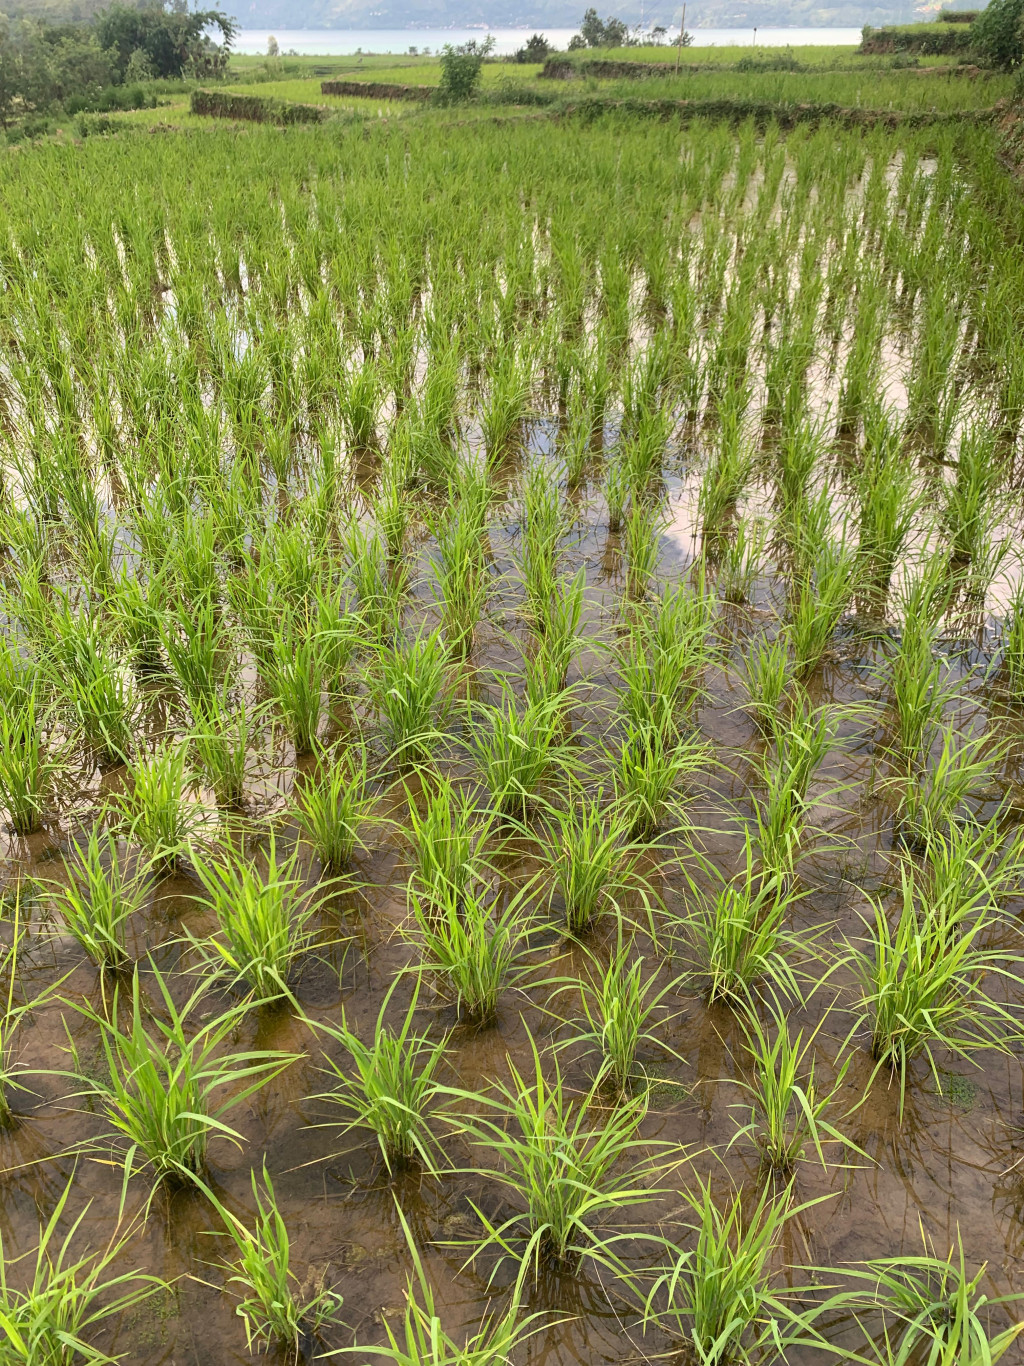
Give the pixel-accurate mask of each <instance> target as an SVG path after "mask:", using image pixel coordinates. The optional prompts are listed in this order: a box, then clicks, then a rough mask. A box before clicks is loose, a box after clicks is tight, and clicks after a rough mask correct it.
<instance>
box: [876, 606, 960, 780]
mask: <svg viewBox="0 0 1024 1366" xmlns="http://www.w3.org/2000/svg"><path fill="white" fill-rule="evenodd" d="M946 675H947V668H945V667H944V665H943V662H942V661H940V660H939V659H937V658H936V657H935V631H934V627H931V626H930V625H929V623H928V622H927V621H926V620H925V621H922V620H921V618H920V617H917V616H908V617H907V618H906V620H905V622H904V626H903V631H902V633H901V635H900V638H899V641H898V643H897V647H896V652H895V654H894V656H893V660H892V666H891V673H890V686H891V689H892V704H893V712H894V716H895V725H894V727H893V729H894V736H893V739H894V748H895V750H896V753H897V755H898V756H899V758H900V759H901V760H902V762H903V763H904V764H906V765H907V766H908V767H914V766H915V765H917V764H918V763H920V761H921V759H922V757H923V753H924V743H925V739H926V737H927V736H928V734H929V732H930V731H931V730H932V728H933V727H934V726H936V725H938V723H939V722H940V720H941V718H942V713H943V711H944V709H945V707H946V705H947V703H948V702H949V701H950V699H951V696H952V689H951V688H950V686H949V684H948V682H947V681H946Z"/></svg>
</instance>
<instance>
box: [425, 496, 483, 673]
mask: <svg viewBox="0 0 1024 1366" xmlns="http://www.w3.org/2000/svg"><path fill="white" fill-rule="evenodd" d="M465 492H466V489H465V485H462V486H454V485H453V486H451V488H450V495H451V497H452V500H453V506H452V509H451V511H450V512H449V515H448V516H447V517H446V518H445V520H443V521H440V522H438V523H437V524H436V525H435V530H434V534H435V536H436V538H437V560H436V562H435V566H434V573H435V575H436V578H437V586H438V592H439V594H440V599H441V602H440V606H441V624H442V629H443V631H444V635H445V639H446V641H447V642H448V646H449V649H450V650H451V651H452V652H453V653H454V654H456V655H460V656H466V655H469V654H470V653H471V652H472V649H473V643H474V640H475V637H476V632H477V627H478V624H479V621H480V617H481V614H482V613H483V610H484V605H485V603H486V601H487V587H488V583H487V566H486V560H485V557H484V542H483V519H482V518H480V519H478V518H477V517H475V516H474V515H473V508H472V504H471V503H470V505H469V507H465V506H462V505H461V504H459V503H458V502H457V501H456V500H457V499H458V497H459V496H460V495H461V496H464V495H465ZM483 511H484V515H486V504H484V508H483Z"/></svg>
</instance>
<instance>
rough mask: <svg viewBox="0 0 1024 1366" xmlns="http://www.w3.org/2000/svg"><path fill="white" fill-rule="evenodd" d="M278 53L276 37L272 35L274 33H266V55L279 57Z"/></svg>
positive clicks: (279, 53)
mask: <svg viewBox="0 0 1024 1366" xmlns="http://www.w3.org/2000/svg"><path fill="white" fill-rule="evenodd" d="M280 55H281V48H280V47H279V45H278V41H277V39H276V38H275V37H274V35H273V34H272V33H270V34H268V35H267V56H268V57H280Z"/></svg>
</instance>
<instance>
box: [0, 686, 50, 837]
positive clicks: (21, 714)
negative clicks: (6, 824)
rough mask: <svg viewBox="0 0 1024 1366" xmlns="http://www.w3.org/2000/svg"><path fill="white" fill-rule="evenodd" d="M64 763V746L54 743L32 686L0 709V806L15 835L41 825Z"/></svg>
mask: <svg viewBox="0 0 1024 1366" xmlns="http://www.w3.org/2000/svg"><path fill="white" fill-rule="evenodd" d="M66 764H67V749H66V747H65V746H61V745H59V744H58V743H57V742H56V739H55V737H54V734H53V726H52V719H51V718H49V717H48V716H47V715H46V714H45V713H44V712H43V711H42V710H41V708H40V707H39V703H38V701H37V697H36V692H35V690H34V689H33V690H32V691H31V692H29V693H28V695H27V696H25V697H24V698H23V699H22V700H21V701H20V702H16V703H14V705H11V706H4V707H3V709H2V710H0V806H2V807H3V809H4V810H5V811H6V813H7V818H8V820H9V821H10V823H11V829H12V830H13V831H14V832H15V834H17V835H34V834H35V833H36V832H37V831H38V830H40V829H41V828H42V825H43V821H44V819H45V817H46V816H47V815H48V814H49V810H50V806H51V803H52V801H53V799H54V797H55V796H56V786H57V782H58V779H59V778H60V776H61V774H62V773H63V772H64V770H65V767H66Z"/></svg>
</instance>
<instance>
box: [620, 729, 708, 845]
mask: <svg viewBox="0 0 1024 1366" xmlns="http://www.w3.org/2000/svg"><path fill="white" fill-rule="evenodd" d="M710 764H711V746H710V745H709V744H708V743H707V741H706V740H704V739H703V738H702V737H701V735H700V734H699V733H698V732H693V733H691V734H689V735H681V736H679V737H678V738H677V739H675V740H674V741H667V740H666V739H665V733H664V730H662V729H659V728H648V729H644V730H635V729H633V728H632V727H627V730H626V735H625V738H624V740H623V743H622V748H621V750H620V752H619V757H618V760H617V762H616V764H615V767H614V769H613V771H612V781H613V783H614V785H615V798H616V802H617V804H618V806H619V809H620V810H621V811H622V813H623V814H624V816H625V818H626V821H627V822H628V828H629V832H630V835H631V837H632V838H633V839H637V840H650V839H652V838H653V837H654V836H655V835H656V834H657V833H658V831H659V830H660V829H662V828H663V826H664V825H665V824H666V823H667V822H668V821H669V820H670V819H673V818H674V819H675V822H676V824H677V825H678V824H679V823H680V822H681V821H682V819H683V816H682V812H683V789H684V788H685V787H686V784H687V782H688V781H692V780H693V779H695V778H696V777H697V775H698V774H699V773H700V772H701V771H702V770H706V769H707V768H708V767H709V766H710Z"/></svg>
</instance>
